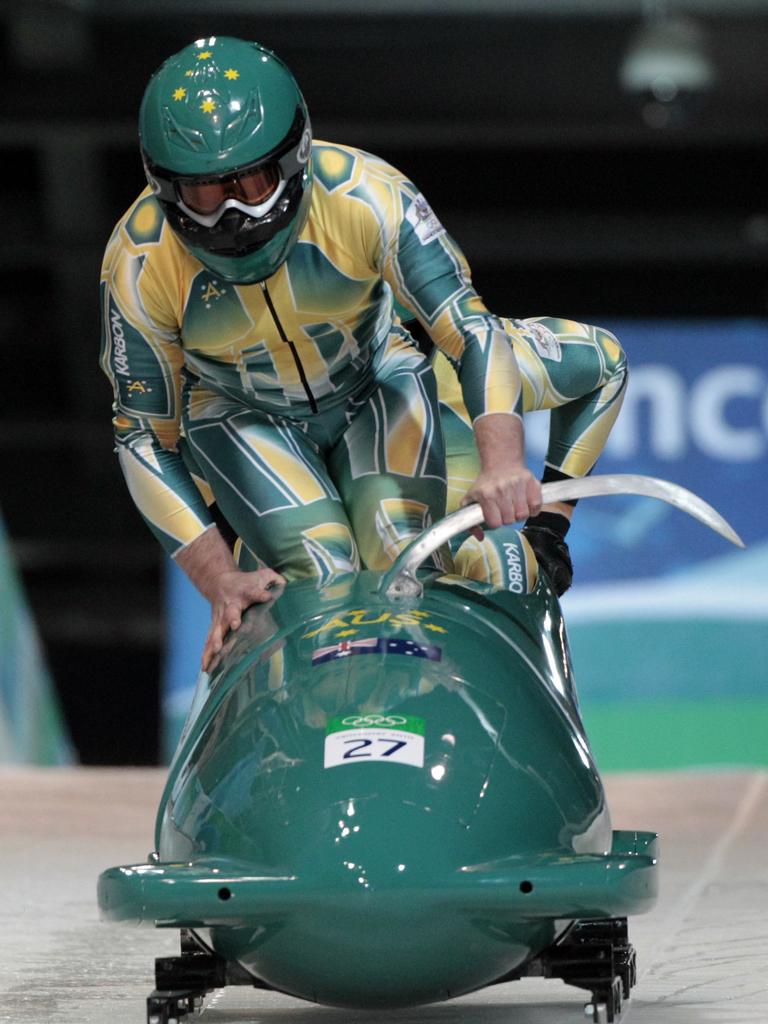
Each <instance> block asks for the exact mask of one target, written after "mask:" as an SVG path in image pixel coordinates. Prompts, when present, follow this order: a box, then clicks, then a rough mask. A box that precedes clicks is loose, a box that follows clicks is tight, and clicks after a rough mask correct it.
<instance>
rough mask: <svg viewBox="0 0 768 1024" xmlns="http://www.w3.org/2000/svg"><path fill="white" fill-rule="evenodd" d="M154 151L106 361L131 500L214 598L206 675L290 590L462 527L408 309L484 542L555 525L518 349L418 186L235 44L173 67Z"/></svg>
mask: <svg viewBox="0 0 768 1024" xmlns="http://www.w3.org/2000/svg"><path fill="white" fill-rule="evenodd" d="M140 139H141V151H142V156H143V160H144V164H145V169H146V173H147V178H148V182H149V187H148V188H147V189H145V191H144V192H143V193H142V194H141V195H140V196H139V197H138V199H137V200H136V201H135V202H134V204H133V205H132V206H131V207H130V209H129V210H128V211H127V212H126V214H125V215H124V216H123V218H122V219H121V220H120V222H119V223H118V225H117V227H116V228H115V231H114V233H113V235H112V237H111V239H110V241H109V243H108V246H107V250H106V254H105V258H104V264H103V270H102V279H101V288H102V297H101V302H102V315H103V350H102V360H101V363H102V367H103V369H104V371H105V372H106V374H107V375H108V377H109V378H110V380H111V382H112V385H113V390H114V426H115V434H116V439H117V450H118V453H119V457H120V461H121V465H122V468H123V472H124V474H125V477H126V480H127V483H128V487H129V490H130V493H131V496H132V498H133V500H134V502H135V503H136V505H137V507H138V509H139V511H140V512H141V514H142V515H143V516H144V518H145V519H146V521H147V523H148V524H149V526H150V528H151V529H152V530H153V532H154V533H155V535H156V536H157V537H158V539H159V540H160V542H161V544H162V545H163V546H164V548H165V549H166V551H167V552H168V553H169V554H170V555H171V556H172V557H174V558H175V559H176V561H177V563H178V564H179V565H180V566H181V568H182V569H183V570H184V571H185V572H186V573H187V575H188V576H189V578H190V579H191V580H192V582H193V583H194V584H195V585H196V586H197V588H198V589H199V590H200V591H201V592H202V594H203V595H204V596H205V597H206V598H208V600H209V601H210V602H211V605H212V622H211V627H210V632H209V635H208V638H207V641H206V646H205V650H204V654H203V661H204V664H206V663H207V662H208V660H209V659H210V656H211V655H212V654H213V653H215V652H217V651H218V650H220V648H221V644H222V639H223V636H224V634H225V633H226V631H227V630H228V629H231V628H237V626H238V625H239V624H240V617H241V612H242V611H243V609H244V608H246V607H247V606H248V605H249V604H252V603H253V602H255V601H262V600H267V599H268V597H269V596H270V595H269V587H270V586H271V585H272V584H273V583H276V582H280V581H281V580H282V579H284V578H296V577H301V576H315V577H317V578H319V579H325V578H328V577H329V576H331V575H332V574H334V573H336V572H340V571H354V570H356V569H358V568H359V567H360V566H361V564H362V565H365V566H366V567H368V568H373V569H382V568H385V567H386V566H388V565H389V564H390V563H391V561H392V560H393V559H394V558H395V557H396V556H397V554H398V553H399V552H400V551H401V550H402V548H403V547H404V546H405V545H406V544H407V543H408V542H409V541H410V540H411V539H412V538H413V537H414V536H415V535H417V534H418V533H419V532H420V531H421V530H422V529H423V528H424V526H425V525H427V524H428V523H429V522H430V520H434V519H437V518H439V517H440V516H442V515H443V514H444V512H445V504H446V479H445V453H444V447H443V438H442V431H441V429H440V422H439V407H438V399H437V392H436V385H435V378H434V374H433V371H432V367H431V365H430V363H429V361H428V360H427V359H425V357H424V356H423V355H422V354H421V353H420V352H419V351H418V349H417V348H416V347H415V346H414V345H413V344H412V341H411V338H410V336H409V335H408V333H407V332H406V331H405V330H404V328H403V327H402V325H401V324H400V321H399V319H398V317H397V315H396V314H395V312H394V300H395V299H396V300H397V301H398V302H400V303H401V304H402V305H404V306H405V307H407V308H409V309H412V310H414V311H415V313H416V315H417V317H418V319H419V321H420V323H421V324H422V326H423V327H424V329H425V330H426V331H427V332H428V334H429V337H430V338H431V340H432V342H433V343H434V345H435V346H436V348H437V349H439V350H440V351H441V352H442V353H444V355H445V357H446V358H447V359H448V360H449V362H450V364H451V365H452V366H453V367H454V368H455V371H456V375H457V381H458V385H459V389H460V392H461V398H462V402H463V407H464V408H465V410H466V416H467V418H468V420H469V421H471V424H472V428H473V435H474V440H475V444H476V450H477V458H478V468H479V471H478V473H477V475H476V477H475V479H474V480H473V481H472V482H471V484H470V486H469V487H468V489H467V491H466V496H465V497H466V500H467V501H477V502H479V503H480V504H481V506H482V508H483V513H484V516H485V522H486V523H487V525H489V526H499V525H500V524H504V523H506V524H511V523H513V522H515V521H518V520H522V519H525V517H526V516H530V515H534V516H535V515H536V514H538V512H539V511H540V506H541V490H540V485H539V482H538V481H537V480H536V479H535V477H534V476H533V474H531V472H530V471H529V470H528V469H527V468H526V466H525V463H524V450H523V449H524V445H523V427H522V417H521V414H522V384H521V379H520V374H519V371H518V368H517V366H516V363H515V358H514V352H513V348H512V346H511V345H510V343H509V339H508V338H507V335H506V332H505V329H504V326H503V325H502V323H501V322H500V321H499V319H498V318H496V317H494V316H492V315H490V314H489V312H488V311H487V310H486V308H485V307H484V305H483V303H482V301H481V300H480V298H479V296H478V295H477V293H476V292H475V291H474V289H473V287H472V284H471V279H470V274H469V270H468V267H467V264H466V261H465V259H464V257H463V255H462V253H461V252H460V250H459V249H458V247H457V246H456V244H455V243H454V242H453V241H452V239H451V238H450V237H449V236H448V234H447V233H446V231H445V230H444V228H443V227H442V225H441V223H440V221H439V220H438V218H437V217H436V215H435V214H434V213H433V212H432V210H431V208H430V206H429V204H428V202H427V200H426V199H425V198H424V196H423V195H421V193H420V192H419V191H418V190H417V189H416V187H415V186H414V185H413V184H412V183H411V182H410V181H408V180H407V179H406V178H405V177H404V176H403V175H402V174H400V173H399V172H398V171H397V170H395V169H394V168H393V167H391V166H390V165H389V164H387V163H385V162H384V161H382V160H380V159H378V158H376V157H374V156H371V155H369V154H367V153H364V152H362V151H360V150H357V149H353V148H350V147H348V146H341V145H335V144H330V143H324V142H318V141H315V142H313V140H312V134H311V129H310V124H309V118H308V114H307V108H306V106H305V103H304V100H303V98H302V95H301V93H300V91H299V88H298V86H297V83H296V81H295V79H294V78H293V75H292V74H291V73H290V71H289V70H288V69H287V68H286V66H285V65H284V64H283V63H282V61H281V60H280V59H279V58H278V57H276V56H275V55H274V54H272V53H271V52H270V51H268V50H265V49H263V48H262V47H260V46H259V45H258V44H255V43H249V42H245V41H242V40H238V39H231V38H223V37H218V38H208V39H203V40H199V41H198V42H196V43H194V44H192V45H190V46H188V47H186V48H185V49H184V50H182V51H181V52H179V53H178V54H176V55H174V56H172V57H171V58H169V59H168V60H167V61H166V62H165V63H164V64H163V65H162V67H161V68H160V69H159V70H158V71H157V72H156V73H155V75H154V76H153V77H152V78H151V80H150V82H149V84H148V86H147V89H146V92H145V94H144V98H143V101H142V105H141V112H140ZM214 502H215V504H216V506H217V507H218V509H219V510H220V513H221V514H222V516H223V517H224V519H225V520H226V522H227V523H228V524H230V525H231V527H232V529H233V530H234V532H235V533H236V534H237V536H238V538H239V542H238V544H237V545H236V547H235V553H234V557H233V554H232V552H231V551H230V548H229V546H228V544H227V543H226V541H225V539H224V537H223V536H222V534H221V533H220V531H219V529H218V528H217V526H216V524H215V522H214V518H213V514H212V512H211V506H212V505H213V504H214Z"/></svg>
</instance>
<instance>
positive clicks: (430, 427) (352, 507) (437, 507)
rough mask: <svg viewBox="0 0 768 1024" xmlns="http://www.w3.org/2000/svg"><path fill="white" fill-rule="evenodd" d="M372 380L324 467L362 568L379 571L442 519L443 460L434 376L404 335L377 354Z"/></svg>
mask: <svg viewBox="0 0 768 1024" xmlns="http://www.w3.org/2000/svg"><path fill="white" fill-rule="evenodd" d="M376 380H377V385H378V386H377V389H376V391H375V392H374V393H373V394H372V395H371V396H370V397H369V398H368V399H367V400H366V401H365V402H364V403H362V405H361V406H360V407H358V408H356V409H355V410H353V411H350V419H351V422H350V424H349V426H348V427H347V429H346V431H345V433H344V435H343V437H342V438H341V439H340V440H339V441H338V443H337V444H336V445H335V446H334V448H333V449H332V451H331V453H330V456H329V459H328V465H329V467H330V469H331V473H332V475H333V478H334V480H335V481H336V483H337V485H338V487H339V491H340V492H341V494H342V496H343V498H344V504H345V506H346V509H347V512H348V514H349V517H350V519H351V520H352V524H353V529H354V534H355V538H356V540H357V543H358V547H359V550H360V555H361V559H362V561H363V563H364V565H365V566H367V567H368V568H370V569H385V568H387V566H389V565H390V564H391V563H392V561H393V560H394V559H395V558H396V557H397V555H398V554H399V553H400V552H401V551H402V549H403V548H404V547H405V545H406V544H407V543H408V542H409V541H411V540H412V539H413V538H414V537H415V536H417V535H418V534H419V533H420V532H421V531H422V530H423V529H425V527H427V526H429V525H430V524H431V523H432V522H433V521H435V520H437V519H439V518H441V517H442V516H443V515H444V514H445V461H444V459H445V455H444V448H443V435H442V430H441V426H440V417H439V413H438V402H437V389H436V385H435V380H434V376H433V373H432V368H431V366H430V365H429V363H428V362H427V360H426V359H425V358H424V357H423V356H422V355H421V354H420V353H419V352H418V351H417V350H416V349H415V348H413V346H412V345H411V344H410V342H409V340H408V339H407V336H404V334H403V333H398V332H395V333H393V335H392V336H391V337H390V338H389V341H388V343H387V345H386V346H385V347H384V349H383V350H382V351H381V352H380V353H379V354H378V356H377V360H376Z"/></svg>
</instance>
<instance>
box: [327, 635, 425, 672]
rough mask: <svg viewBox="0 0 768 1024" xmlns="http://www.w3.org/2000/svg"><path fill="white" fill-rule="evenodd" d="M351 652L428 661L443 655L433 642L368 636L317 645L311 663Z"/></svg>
mask: <svg viewBox="0 0 768 1024" xmlns="http://www.w3.org/2000/svg"><path fill="white" fill-rule="evenodd" d="M352 654H406V655H410V657H412V658H427V659H428V660H429V661H440V660H441V659H442V657H443V652H442V649H441V648H440V647H436V646H435V645H434V644H417V643H416V642H415V641H413V640H403V639H401V638H399V637H383V636H379V637H377V636H369V637H365V639H363V640H342V641H341V642H340V643H338V644H331V646H330V647H319V648H318V649H317V650H316V651H315V653H314V654H313V655H312V664H313V665H322V663H323V662H324V661H333V660H334V659H335V658H348V657H349V656H350V655H352Z"/></svg>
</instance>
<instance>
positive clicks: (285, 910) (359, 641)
mask: <svg viewBox="0 0 768 1024" xmlns="http://www.w3.org/2000/svg"><path fill="white" fill-rule="evenodd" d="M378 579H379V576H378V575H377V574H373V573H363V574H361V575H360V576H358V577H356V578H355V577H348V578H347V577H345V578H343V579H342V580H340V581H338V582H337V583H335V584H333V585H331V586H326V587H325V588H324V589H321V590H318V589H317V587H316V586H315V585H314V584H311V583H309V582H307V583H293V584H290V585H289V586H288V587H286V588H285V590H284V592H283V593H282V595H281V596H280V597H279V598H278V599H277V600H275V601H274V602H273V603H272V604H271V605H270V606H268V607H259V608H253V609H251V610H250V612H249V613H248V614H247V615H246V616H245V619H244V623H243V626H242V627H241V629H240V630H239V631H238V633H237V634H236V635H235V636H234V637H233V638H232V642H231V643H230V645H229V649H228V650H226V651H225V653H224V654H223V656H222V658H221V659H220V662H219V664H218V665H217V667H216V669H215V671H214V672H213V673H212V676H211V679H210V683H209V684H208V683H207V682H206V683H203V684H202V685H201V687H200V688H199V690H198V694H197V695H196V699H195V704H194V706H193V711H192V713H191V715H190V720H189V721H188V724H187V726H186V729H185V734H184V735H183V737H182V740H181V743H180V745H179V749H178V751H177V754H176V757H175V760H174V763H173V765H172V768H171V773H170V777H169V781H168V785H167V788H166V792H165V794H164V797H163V801H162V803H161V806H160V811H159V815H158V823H157V832H156V844H157V851H158V853H157V861H156V862H153V863H149V864H146V865H134V866H130V867H122V868H113V869H111V870H110V871H108V872H105V873H104V875H102V877H101V880H100V893H99V899H100V905H101V908H102V912H103V914H104V915H105V916H106V917H108V918H111V919H115V920H120V919H122V920H144V921H147V922H149V923H156V924H159V925H161V926H166V927H190V928H194V929H195V930H196V931H197V932H198V934H200V935H201V936H202V937H203V938H204V939H205V941H206V942H207V943H209V944H210V946H211V947H212V948H213V949H214V950H215V951H216V952H217V953H219V954H220V955H222V956H223V957H225V958H226V960H227V961H229V962H237V963H239V964H240V965H241V966H242V967H244V968H245V969H246V970H247V971H249V972H251V973H252V974H253V975H254V976H255V977H256V978H258V979H260V980H261V981H263V982H265V983H266V984H267V985H269V986H270V987H273V988H276V989H278V990H281V991H284V992H288V993H290V994H292V995H296V996H300V997H301V998H304V999H309V1000H315V1001H319V1002H323V1003H328V1004H332V1005H338V1006H351V1007H377V1006H378V1007H380V1006H397V1005H403V1006H404V1005H413V1004H415V1003H420V1002H428V1001H432V1000H438V999H445V998H448V997H450V996H454V995H459V994H461V993H463V992H468V991H472V990H473V989H476V988H479V987H481V986H482V985H485V984H488V983H490V982H492V981H494V980H496V979H498V978H500V977H502V976H504V975H505V974H507V973H508V972H510V971H512V970H514V969H515V968H516V967H518V966H519V965H521V964H523V963H524V962H525V961H526V960H528V959H529V958H530V957H531V956H532V955H535V954H536V953H537V952H539V951H540V950H542V949H544V948H545V947H547V946H549V945H551V943H552V942H553V941H554V940H555V938H556V937H557V936H558V935H559V934H560V933H562V932H563V931H564V930H565V929H566V928H567V926H568V924H569V922H570V921H571V920H574V919H578V918H596V917H616V916H624V915H627V914H628V913H637V912H639V911H641V910H645V909H647V907H648V906H649V904H650V903H651V902H652V900H653V897H654V894H655V884H656V871H655V860H654V858H653V842H652V840H653V837H652V836H651V835H650V834H649V833H612V831H611V825H610V820H609V816H608V812H607V808H606V804H605V797H604V793H603V789H602V784H601V781H600V778H599V775H598V773H597V771H596V768H595V766H594V763H593V760H592V755H591V753H590V749H589V746H588V742H587V739H586V737H585V734H584V731H583V728H582V725H581V722H580V719H579V714H578V709H577V706H576V701H575V694H574V690H573V683H572V679H571V670H570V663H569V659H568V652H567V643H566V640H565V632H564V629H563V625H562V619H561V617H560V612H559V606H558V604H557V601H556V599H555V598H554V596H553V595H552V594H551V593H550V591H549V590H548V588H547V586H546V584H545V582H544V581H541V582H540V584H539V586H538V589H537V590H536V592H535V593H533V594H531V595H528V596H522V597H521V596H517V595H512V594H493V593H491V591H490V589H489V588H487V587H484V586H481V585H474V584H469V583H468V582H467V581H463V582H461V581H459V580H458V579H456V578H453V577H451V578H448V580H443V581H438V580H437V579H429V580H428V581H427V585H426V587H425V590H424V594H423V596H422V597H421V598H419V599H418V600H402V601H393V600H391V599H388V598H386V597H385V596H384V595H382V594H381V593H379V592H378V591H377V582H378ZM355 728H357V729H363V730H365V731H364V732H363V733H360V732H353V731H351V730H353V729H355ZM398 728H399V730H400V731H398ZM403 729H405V731H406V733H408V732H409V731H410V735H411V736H412V737H413V741H412V742H411V741H409V744H410V746H409V744H407V743H406V742H405V741H404V740H402V739H400V740H398V739H397V737H400V736H401V734H402V730H403ZM329 730H331V732H329ZM392 730H394V731H392ZM419 736H423V741H420V740H419V739H418V738H417V737H419ZM366 739H367V741H368V742H367V743H366V742H365V740H366ZM398 742H400V743H401V744H402V746H401V747H399V748H397V744H398ZM422 742H423V755H422V754H421V750H422V747H421V743H422ZM406 746H408V749H411V747H413V750H412V752H411V753H410V754H409V755H408V756H410V757H411V758H412V763H401V762H400V761H396V760H392V759H389V760H387V758H388V757H394V756H396V755H397V756H405V754H404V753H403V751H405V749H406ZM395 748H397V749H395ZM420 757H421V759H422V761H423V763H419V759H420ZM326 764H329V766H328V767H325V765H326Z"/></svg>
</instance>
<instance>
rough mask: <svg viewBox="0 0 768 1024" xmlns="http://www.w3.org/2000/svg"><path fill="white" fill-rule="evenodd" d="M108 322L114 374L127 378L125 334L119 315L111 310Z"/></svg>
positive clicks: (128, 372)
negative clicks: (110, 332) (110, 333)
mask: <svg viewBox="0 0 768 1024" xmlns="http://www.w3.org/2000/svg"><path fill="white" fill-rule="evenodd" d="M110 322H111V324H112V346H113V349H114V364H115V372H116V373H119V374H120V375H121V376H123V377H129V376H130V374H131V371H130V368H129V366H128V355H127V353H126V351H125V333H124V331H123V322H122V320H121V319H120V314H119V313H118V311H117V310H116V309H113V310H112V316H111V317H110Z"/></svg>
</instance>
